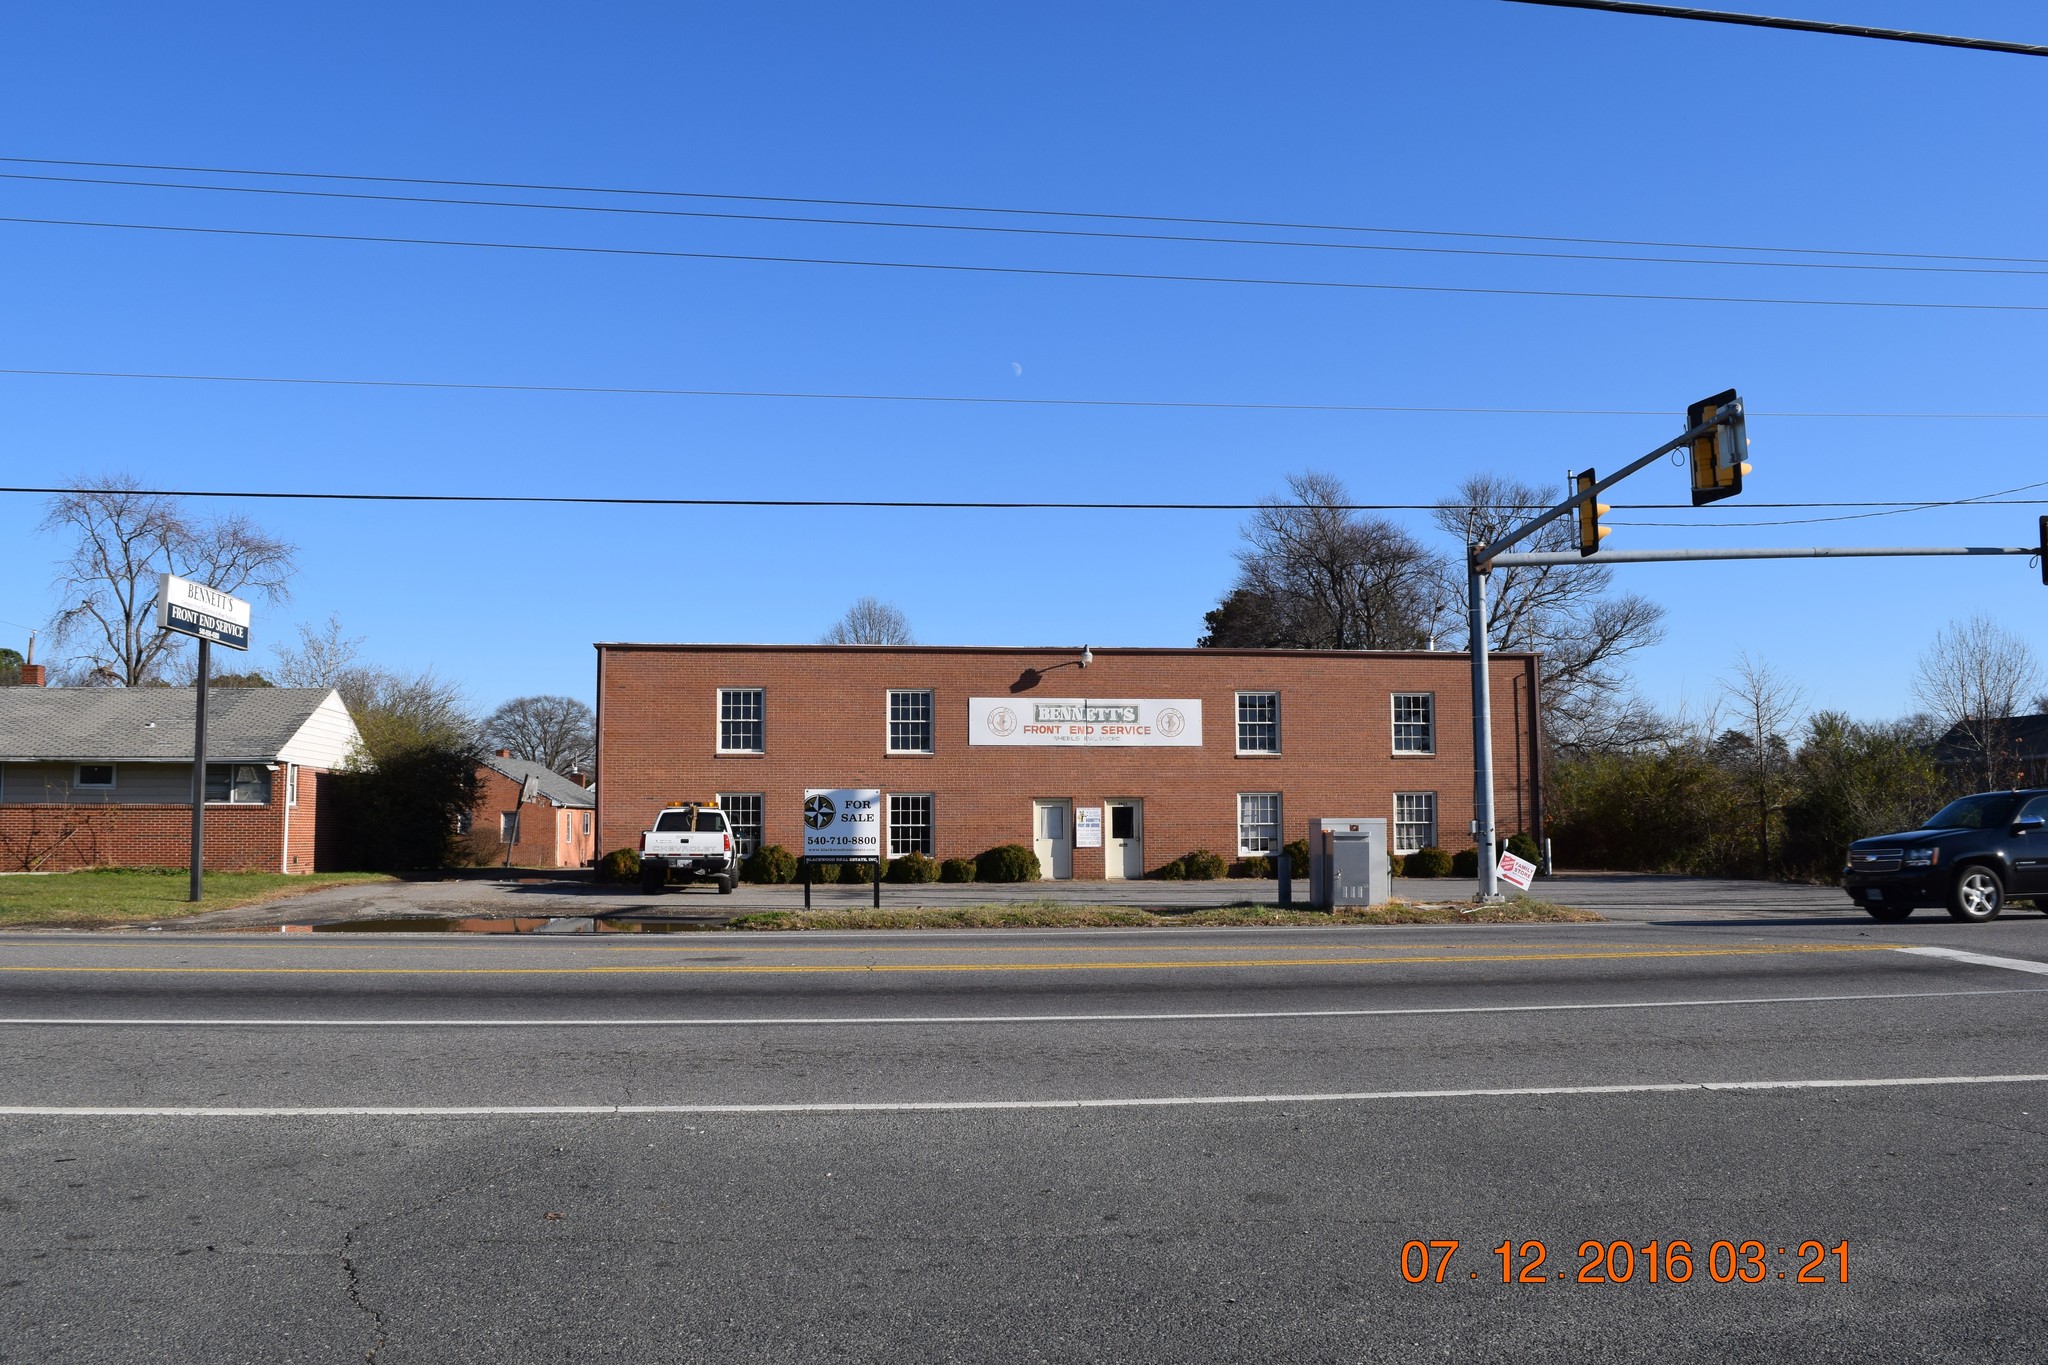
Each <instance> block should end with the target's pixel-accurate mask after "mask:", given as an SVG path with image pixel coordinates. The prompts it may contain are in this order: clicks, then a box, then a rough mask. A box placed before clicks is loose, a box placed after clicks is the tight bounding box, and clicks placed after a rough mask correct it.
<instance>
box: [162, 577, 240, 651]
mask: <svg viewBox="0 0 2048 1365" xmlns="http://www.w3.org/2000/svg"><path fill="white" fill-rule="evenodd" d="M156 624H157V629H159V630H171V631H176V632H177V633H178V634H180V635H190V636H191V637H192V638H194V639H195V640H207V641H211V642H212V643H214V644H217V645H226V646H227V647H228V648H229V649H247V648H248V647H249V604H248V603H247V602H244V601H243V600H242V599H241V598H239V597H230V596H228V595H227V594H226V593H224V592H215V591H214V590H213V589H212V588H209V587H207V586H206V585H205V584H204V583H194V582H193V581H192V580H191V579H189V578H180V577H178V576H177V575H176V574H170V573H167V574H163V575H161V576H160V577H159V578H158V579H157V588H156Z"/></svg>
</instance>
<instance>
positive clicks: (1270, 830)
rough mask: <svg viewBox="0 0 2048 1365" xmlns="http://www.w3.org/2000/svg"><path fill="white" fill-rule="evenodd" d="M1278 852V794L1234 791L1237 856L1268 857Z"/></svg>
mask: <svg viewBox="0 0 2048 1365" xmlns="http://www.w3.org/2000/svg"><path fill="white" fill-rule="evenodd" d="M1279 851H1280V793H1279V792H1239V793H1238V794H1237V856H1238V857H1240V858H1270V857H1272V856H1273V855H1274V854H1276V853H1278V852H1279Z"/></svg>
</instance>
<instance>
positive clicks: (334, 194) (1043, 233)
mask: <svg viewBox="0 0 2048 1365" xmlns="http://www.w3.org/2000/svg"><path fill="white" fill-rule="evenodd" d="M0 180H22V181H33V182H36V183H47V184H63V185H96V186H121V187H125V188H130V189H156V190H197V191H200V192H203V193H210V194H261V195H273V196H281V197H288V198H295V199H333V200H344V201H351V202H368V203H378V204H428V205H434V206H438V207H457V208H495V209H525V210H543V211H548V212H554V213H606V214H615V215H626V216H631V217H653V218H681V219H687V220H691V221H704V220H709V221H717V222H743V223H775V224H785V225H804V226H812V227H872V228H890V229H911V230H917V231H925V232H963V233H983V234H991V235H999V236H1009V237H1063V238H1079V239H1085V240H1089V241H1113V242H1164V243H1172V244H1177V245H1199V246H1252V247H1281V248H1293V249H1298V250H1305V251H1374V252H1381V253H1387V254H1397V255H1411V256H1474V257H1483V258H1493V259H1505V260H1522V261H1599V262H1605V263H1609V264H1626V265H1704V266H1723V267H1733V268H1738V269H1746V270H1844V271H1854V270H1861V271H1873V272H1878V273H1883V274H1919V275H2048V269H2042V268H2039V267H2032V266H2026V265H2019V264H2014V265H1901V264H1892V263H1886V262H1879V261H1757V260H1728V259H1723V258H1719V257H1711V256H1639V255H1638V256H1631V255H1623V254H1621V253H1618V252H1597V251H1517V250H1511V249H1508V248H1503V247H1470V246H1409V245H1402V244H1398V243H1393V242H1302V241H1290V240H1285V239H1281V238H1274V237H1215V236H1208V237H1204V236H1197V235H1194V234H1191V233H1175V232H1112V231H1106V230H1103V229H1099V228H1056V227H1013V226H1009V225H1005V224H1000V223H915V222H905V221H903V220H901V219H874V218H825V217H819V216H816V215H808V214H788V213H734V212H730V211H721V210H715V209H657V208H640V207H635V206H632V205H622V204H543V203H536V202H534V201H531V200H519V199H458V198H452V197H448V196H441V195H421V194H369V193H365V192H363V191H360V190H299V189H281V188H278V187H276V186H272V185H199V184H191V183H184V182H177V181H165V180H114V179H108V178H104V177H93V176H73V175H31V174H25V173H22V172H18V171H0ZM2042 264H2043V265H2048V262H2043V263H2042Z"/></svg>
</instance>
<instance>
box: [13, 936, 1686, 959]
mask: <svg viewBox="0 0 2048 1365" xmlns="http://www.w3.org/2000/svg"><path fill="white" fill-rule="evenodd" d="M1148 932H1159V931H1148ZM1188 932H1197V931H1192V930H1190V931H1188ZM1316 932H1326V931H1322V930H1318V931H1316ZM879 936H880V935H879V934H878V935H877V937H879ZM353 937H354V936H353V935H347V934H336V935H323V936H322V937H321V938H320V939H318V940H310V941H309V939H307V938H303V937H296V938H286V937H283V936H278V937H275V938H265V939H259V940H255V941H252V942H248V943H228V942H223V941H211V940H210V941H208V943H207V945H206V946H208V947H211V948H215V949H218V950H220V951H222V952H242V951H244V950H249V951H258V950H262V951H267V950H271V949H282V950H284V951H286V952H308V951H314V950H321V949H325V950H327V951H331V952H349V951H354V952H365V953H380V952H417V951H442V952H484V953H498V952H512V951H532V952H555V953H560V952H569V951H583V952H600V953H720V954H723V953H756V954H761V953H835V954H841V955H844V954H848V953H1059V952H1076V953H1081V952H1088V953H1119V952H1130V953H1140V952H1142V953H1241V952H1243V951H1244V950H1245V945H1244V944H1243V943H1157V942H1154V943H1145V944H1129V945H1123V944H1115V943H1076V944H1073V945H1071V946H1066V945H1062V944H1058V943H1047V942H1043V941H1032V942H1024V943H906V942H902V941H900V940H899V941H896V942H881V943H851V944H794V943H788V944H778V943H765V942H759V941H753V942H734V941H733V940H732V939H730V938H725V937H723V936H721V937H720V938H718V939H714V940H712V941H709V942H707V941H705V940H703V939H699V940H697V941H695V942H690V943H611V942H605V941H604V940H603V939H602V938H593V936H592V935H589V934H577V935H569V934H538V933H535V934H450V935H448V936H447V938H440V937H439V936H436V937H435V938H430V939H427V940H425V941H423V942H418V943H365V942H350V941H349V940H350V939H351V938H353ZM365 937H367V936H365ZM451 939H452V940H456V941H454V942H450V941H449V940H451ZM1468 942H1469V940H1468ZM1716 942H1718V941H1716ZM486 945H488V946H486ZM194 946H195V945H194V944H192V943H191V942H189V941H185V942H181V941H178V940H168V941H165V940H157V941H151V942H132V943H108V942H99V943H80V942H76V941H71V942H63V941H51V942H42V943H27V942H22V943H0V953H6V952H9V951H11V950H13V949H15V948H68V949H74V950H91V951H97V952H116V953H118V952H125V951H127V950H129V949H133V950H135V951H137V952H155V953H162V952H191V951H193V948H194ZM1283 946H1284V947H1286V948H1287V949H1288V950H1289V951H1291V952H1303V953H1308V952H1332V953H1334V952H1346V951H1355V950H1356V949H1357V948H1358V947H1360V946H1361V945H1359V944H1357V943H1328V944H1323V943H1289V944H1285V945H1283ZM1466 946H1467V944H1466V943H1389V944H1383V945H1376V951H1379V952H1389V953H1392V952H1413V951H1419V950H1422V949H1443V948H1463V947H1466ZM1492 946H1493V947H1496V948H1536V947H1543V946H1546V945H1543V944H1540V943H1514V942H1509V943H1495V944H1493V945H1492ZM1573 946H1575V947H1579V948H1620V947H1628V946H1632V945H1630V944H1628V943H1625V942H1623V941H1620V940H1616V941H1613V942H1603V941H1599V940H1595V941H1593V942H1579V943H1576V944H1574V945H1573ZM1664 946H1665V947H1667V948H1692V947H1709V946H1712V944H1711V943H1700V944H1692V943H1667V944H1665V945H1664Z"/></svg>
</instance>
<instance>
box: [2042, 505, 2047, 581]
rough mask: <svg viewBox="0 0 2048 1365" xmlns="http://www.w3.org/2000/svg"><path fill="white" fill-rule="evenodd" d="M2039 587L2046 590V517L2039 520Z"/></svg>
mask: <svg viewBox="0 0 2048 1365" xmlns="http://www.w3.org/2000/svg"><path fill="white" fill-rule="evenodd" d="M2041 586H2042V587H2044V588H2048V517H2043V518H2041Z"/></svg>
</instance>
